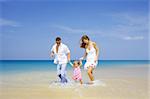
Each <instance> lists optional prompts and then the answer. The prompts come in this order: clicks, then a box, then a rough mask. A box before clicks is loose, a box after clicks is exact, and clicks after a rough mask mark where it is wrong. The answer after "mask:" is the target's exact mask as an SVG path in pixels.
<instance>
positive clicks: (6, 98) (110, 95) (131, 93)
mask: <svg viewBox="0 0 150 99" xmlns="http://www.w3.org/2000/svg"><path fill="white" fill-rule="evenodd" d="M71 75H72V71H71V70H69V71H68V76H69V78H70V79H71ZM148 75H149V73H148V65H142V66H140V65H139V66H123V67H112V68H98V69H96V70H95V71H94V76H95V79H96V81H97V82H96V84H93V85H88V84H85V83H87V82H88V80H89V79H88V77H87V74H86V72H85V71H82V76H83V82H84V84H83V85H80V84H79V83H78V82H76V83H75V82H74V83H70V84H67V85H63V86H62V85H60V84H59V83H58V84H57V83H51V82H54V81H56V71H32V72H21V73H7V74H2V75H0V79H1V82H0V99H149V98H150V97H149V96H150V90H149V85H148V84H149V83H148V82H149V80H150V79H149V76H148Z"/></svg>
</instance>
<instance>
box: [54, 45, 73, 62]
mask: <svg viewBox="0 0 150 99" xmlns="http://www.w3.org/2000/svg"><path fill="white" fill-rule="evenodd" d="M56 45H57V44H54V45H53V47H52V49H51V52H54V55H55V59H54V63H55V64H65V63H67V62H68V59H67V54H68V53H70V50H69V48H68V47H67V46H66V45H65V44H63V43H61V44H60V45H59V47H58V53H56Z"/></svg>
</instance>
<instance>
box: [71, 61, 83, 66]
mask: <svg viewBox="0 0 150 99" xmlns="http://www.w3.org/2000/svg"><path fill="white" fill-rule="evenodd" d="M74 62H75V61H74ZM76 62H77V64H78V65H79V66H81V65H82V63H81V62H80V61H78V60H76ZM73 64H74V63H73Z"/></svg>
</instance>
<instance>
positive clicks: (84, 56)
mask: <svg viewBox="0 0 150 99" xmlns="http://www.w3.org/2000/svg"><path fill="white" fill-rule="evenodd" d="M86 56H87V53H86V51H85V53H84V55H83V57H81V58H80V60H83V59H85V58H86Z"/></svg>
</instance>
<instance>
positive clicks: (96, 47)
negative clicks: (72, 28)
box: [93, 42, 99, 60]
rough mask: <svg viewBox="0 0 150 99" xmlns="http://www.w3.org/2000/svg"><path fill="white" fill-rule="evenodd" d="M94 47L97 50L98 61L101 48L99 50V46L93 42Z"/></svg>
mask: <svg viewBox="0 0 150 99" xmlns="http://www.w3.org/2000/svg"><path fill="white" fill-rule="evenodd" d="M93 46H94V48H95V50H96V60H98V57H99V48H98V46H97V45H96V43H95V42H93Z"/></svg>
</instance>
